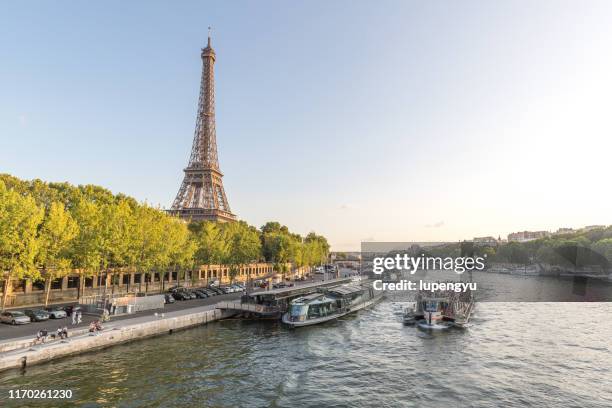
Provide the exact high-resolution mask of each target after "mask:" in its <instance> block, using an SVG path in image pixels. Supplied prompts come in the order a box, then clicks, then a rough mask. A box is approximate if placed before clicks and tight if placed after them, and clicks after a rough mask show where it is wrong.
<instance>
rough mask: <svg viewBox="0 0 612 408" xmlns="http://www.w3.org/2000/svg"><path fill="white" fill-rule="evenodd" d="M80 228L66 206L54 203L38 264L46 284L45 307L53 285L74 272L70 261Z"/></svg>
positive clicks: (41, 239) (44, 225)
mask: <svg viewBox="0 0 612 408" xmlns="http://www.w3.org/2000/svg"><path fill="white" fill-rule="evenodd" d="M78 231H79V227H78V225H77V223H76V222H75V221H74V219H73V218H72V216H71V215H70V213H69V212H68V211H66V209H65V208H64V204H62V203H60V202H53V203H51V206H50V208H49V211H48V213H47V214H46V216H45V218H44V221H43V223H42V227H41V229H40V234H39V242H40V251H39V254H38V262H39V264H40V265H41V266H42V270H43V271H44V276H45V278H46V284H45V306H47V305H48V303H49V293H50V292H51V283H52V282H53V280H54V279H56V278H58V277H62V276H65V275H67V274H69V273H70V272H71V271H72V262H71V260H70V249H71V243H72V241H73V240H74V238H75V237H76V236H77V234H78Z"/></svg>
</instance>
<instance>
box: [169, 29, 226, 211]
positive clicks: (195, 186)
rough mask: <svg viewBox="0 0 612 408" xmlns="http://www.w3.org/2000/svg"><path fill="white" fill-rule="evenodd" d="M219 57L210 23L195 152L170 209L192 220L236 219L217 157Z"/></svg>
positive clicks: (203, 64) (204, 54)
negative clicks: (216, 121) (216, 85)
mask: <svg viewBox="0 0 612 408" xmlns="http://www.w3.org/2000/svg"><path fill="white" fill-rule="evenodd" d="M215 59H216V55H215V51H214V50H213V48H212V46H211V40H210V27H209V33H208V45H207V46H206V48H203V49H202V81H201V83H200V98H199V101H198V113H197V118H196V127H195V134H194V136H193V146H192V147H191V156H190V157H189V164H188V165H187V167H186V168H185V169H184V170H183V171H184V172H185V177H184V178H183V183H182V184H181V187H180V188H179V191H178V194H177V195H176V198H175V199H174V202H173V203H172V207H171V208H170V210H169V211H168V212H169V213H170V214H172V215H176V216H179V217H181V218H183V219H186V220H192V221H204V220H206V221H221V222H228V221H235V220H236V216H235V215H234V214H232V212H231V210H230V207H229V204H228V202H227V197H226V196H225V190H224V189H223V182H222V178H223V174H222V173H221V171H220V169H219V158H218V157H217V135H216V131H215V75H214V65H215Z"/></svg>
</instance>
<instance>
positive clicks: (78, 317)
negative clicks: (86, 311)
mask: <svg viewBox="0 0 612 408" xmlns="http://www.w3.org/2000/svg"><path fill="white" fill-rule="evenodd" d="M81 323H83V314H82V313H81V311H80V310H79V311H78V312H77V324H81Z"/></svg>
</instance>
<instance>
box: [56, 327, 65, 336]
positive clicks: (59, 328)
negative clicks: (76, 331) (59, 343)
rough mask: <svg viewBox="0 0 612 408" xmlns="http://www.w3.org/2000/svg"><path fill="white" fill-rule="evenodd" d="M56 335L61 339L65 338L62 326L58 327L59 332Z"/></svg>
mask: <svg viewBox="0 0 612 408" xmlns="http://www.w3.org/2000/svg"><path fill="white" fill-rule="evenodd" d="M56 337H59V338H60V339H63V338H64V334H63V333H62V328H61V327H58V328H57V334H56Z"/></svg>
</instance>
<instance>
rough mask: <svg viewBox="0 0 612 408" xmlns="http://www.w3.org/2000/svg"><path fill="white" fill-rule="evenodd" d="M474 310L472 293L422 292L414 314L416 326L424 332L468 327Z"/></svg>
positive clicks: (418, 295) (418, 296) (419, 294)
mask: <svg viewBox="0 0 612 408" xmlns="http://www.w3.org/2000/svg"><path fill="white" fill-rule="evenodd" d="M473 310H474V295H473V293H472V292H471V291H466V292H459V293H457V292H453V291H444V290H439V291H435V292H431V291H420V292H419V293H418V294H417V308H416V311H415V313H414V318H415V319H416V321H417V322H416V325H417V327H418V328H419V329H423V330H447V329H450V328H451V327H458V328H463V327H466V326H467V324H468V322H469V320H470V317H471V315H472V312H473Z"/></svg>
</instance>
